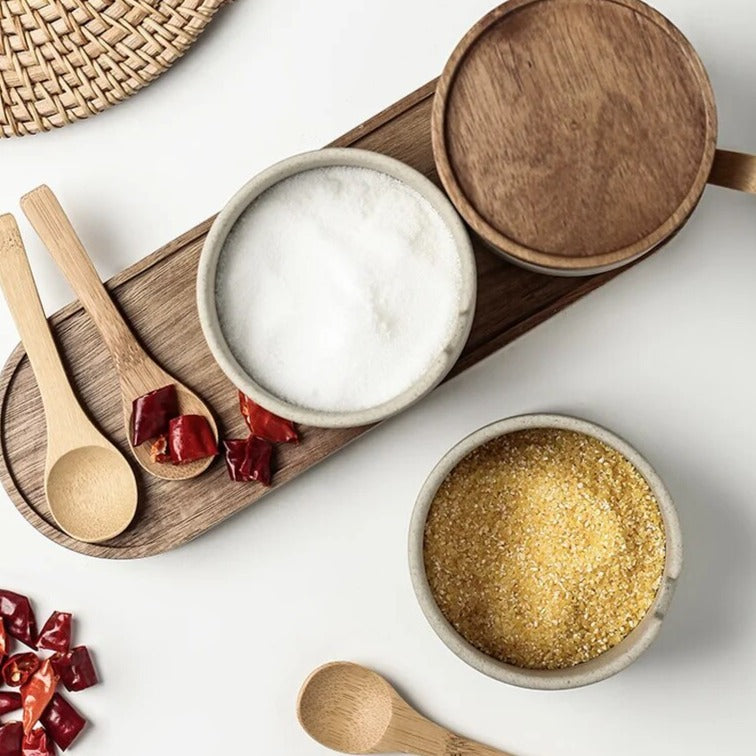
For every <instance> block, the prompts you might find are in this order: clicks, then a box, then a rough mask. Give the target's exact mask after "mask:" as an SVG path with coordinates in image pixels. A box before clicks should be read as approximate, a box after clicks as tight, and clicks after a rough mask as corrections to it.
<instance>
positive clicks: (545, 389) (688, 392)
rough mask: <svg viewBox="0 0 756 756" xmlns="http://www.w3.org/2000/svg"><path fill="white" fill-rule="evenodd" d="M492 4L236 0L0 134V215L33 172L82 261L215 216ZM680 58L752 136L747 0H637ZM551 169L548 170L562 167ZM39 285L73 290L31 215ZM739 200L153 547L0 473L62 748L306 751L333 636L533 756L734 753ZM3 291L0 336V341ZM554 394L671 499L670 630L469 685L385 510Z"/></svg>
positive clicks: (750, 221) (738, 701)
mask: <svg viewBox="0 0 756 756" xmlns="http://www.w3.org/2000/svg"><path fill="white" fill-rule="evenodd" d="M491 3H492V0H468V2H464V3H463V2H459V0H382V1H381V2H368V1H367V0H329V1H328V2H326V1H325V0H321V1H320V2H312V0H299V2H282V1H281V0H238V2H236V3H234V4H232V5H231V6H230V7H228V8H227V9H225V10H224V11H223V12H221V13H220V14H219V16H218V17H217V19H216V20H215V21H214V22H213V24H212V25H211V27H210V28H209V30H208V31H207V33H206V34H205V35H204V37H203V38H202V39H201V41H200V42H199V43H198V44H197V45H196V47H195V48H194V49H192V50H191V52H190V53H189V54H188V55H187V56H186V58H185V59H183V60H182V61H181V62H180V63H179V64H178V65H176V66H175V67H174V68H173V69H172V70H170V71H169V72H168V73H167V74H165V75H164V76H163V77H162V78H161V79H159V80H158V81H157V82H155V83H154V84H153V85H151V86H150V87H149V88H147V89H146V90H145V91H144V92H142V93H140V94H138V95H137V96H135V97H134V98H132V99H130V100H128V101H127V102H126V103H125V104H122V105H119V106H118V107H116V108H114V109H112V110H110V111H108V112H106V113H104V114H102V115H99V116H97V117H96V118H93V119H91V120H89V121H86V122H83V123H79V124H76V125H74V126H69V127H67V128H65V129H62V130H60V131H57V132H54V133H51V134H45V135H41V136H36V137H26V138H24V139H12V140H4V141H0V166H2V168H1V169H0V170H1V173H0V176H1V177H2V178H1V179H0V210H2V211H14V212H16V213H17V214H20V213H19V210H18V202H17V201H18V197H19V196H20V195H21V194H22V193H23V192H25V191H27V190H28V189H30V188H32V187H34V186H35V185H37V184H38V183H41V182H47V183H49V184H50V185H51V186H52V187H54V188H55V190H56V191H57V192H58V193H59V195H60V197H61V199H62V201H63V204H64V205H65V207H66V208H67V209H68V210H69V212H70V214H71V216H72V217H73V218H74V220H75V223H76V225H77V227H78V228H79V230H80V234H81V236H82V237H83V239H84V241H85V244H86V245H87V246H88V247H89V249H90V250H91V253H92V255H93V257H94V259H95V262H96V265H97V267H98V269H99V271H100V273H101V274H102V275H103V276H104V277H108V276H110V275H112V274H114V273H116V272H117V271H119V270H121V269H122V268H123V267H125V266H126V265H128V264H130V263H132V262H134V261H136V260H137V259H139V258H140V257H142V256H144V255H145V254H146V253H148V252H150V251H152V250H153V249H155V248H156V247H157V246H159V245H160V244H162V243H164V242H166V241H168V240H170V239H172V238H173V237H174V236H176V235H177V234H179V233H180V232H182V231H184V230H186V229H187V228H189V227H190V226H192V225H194V224H195V223H196V222H198V221H200V220H202V219H204V218H205V217H207V216H208V215H210V214H211V213H212V212H214V211H215V210H217V209H218V208H219V207H220V206H221V205H222V203H223V202H224V201H225V200H226V199H227V198H228V197H229V196H230V194H231V193H233V192H234V191H235V190H236V189H237V188H238V186H239V185H241V184H242V183H243V182H244V181H245V180H246V179H247V178H249V177H250V176H252V175H253V174H254V173H255V172H256V171H258V170H259V169H262V168H263V167H265V166H266V165H268V164H269V163H272V162H274V161H275V160H277V159H279V158H283V157H285V156H287V155H290V154H293V153H295V152H298V151H302V150H305V149H310V148H315V147H318V146H321V145H322V144H324V143H326V142H328V141H330V140H331V139H332V138H334V137H335V136H337V135H339V134H341V133H343V132H344V131H346V130H348V129H349V128H351V127H352V126H354V125H356V124H357V123H359V122H361V121H362V120H364V119H365V118H367V117H369V116H371V115H373V114H374V113H376V112H377V111H379V110H380V109H382V108H383V107H384V106H387V105H389V104H390V103H392V102H394V101H395V100H397V99H399V98H400V97H401V96H403V95H404V94H406V93H408V92H409V91H411V90H413V89H415V88H416V87H417V86H419V85H421V84H423V83H425V82H426V81H427V80H429V79H430V78H432V77H433V76H434V75H436V74H437V73H438V72H439V71H440V69H441V67H442V65H443V63H444V61H445V59H446V57H447V55H448V54H449V53H450V51H451V49H452V47H453V46H454V44H455V42H456V41H457V39H458V38H459V37H461V36H462V34H463V33H464V32H465V31H466V30H467V28H468V27H469V26H470V25H471V24H472V23H473V22H474V21H475V20H476V19H477V18H478V17H479V16H480V15H482V14H483V13H484V12H485V11H487V10H488V9H489V7H490V5H491ZM657 5H658V6H659V8H660V10H662V11H663V12H665V13H667V14H668V15H669V17H670V18H671V19H672V20H673V21H675V22H676V23H677V24H678V25H679V26H680V27H681V28H682V29H683V31H684V32H685V33H686V34H687V35H688V36H689V37H690V39H691V40H692V42H693V43H694V45H695V46H696V48H697V49H698V51H699V53H700V54H701V56H702V58H703V60H704V62H705V64H706V66H707V68H708V70H709V73H710V75H711V78H712V80H713V84H714V88H715V91H716V93H717V99H718V105H719V115H720V122H721V136H720V144H721V145H722V146H729V147H734V148H740V149H743V150H748V149H749V148H750V149H751V150H756V97H754V92H755V91H756V45H754V44H753V39H754V37H755V36H756V5H754V4H753V2H752V0H719V2H716V3H712V2H711V1H710V0H658V2H657ZM565 190H569V188H568V187H565ZM20 224H21V228H22V233H23V234H24V238H25V240H26V242H27V245H28V250H29V254H30V256H31V258H32V264H33V267H34V271H35V274H36V276H37V280H38V284H39V287H40V290H41V293H42V298H43V301H44V302H45V306H46V308H47V310H48V312H53V311H54V310H56V309H57V308H59V307H60V306H62V305H63V304H65V303H66V302H67V301H68V300H69V299H70V298H71V293H70V291H69V289H68V288H67V286H66V284H65V283H64V281H63V279H62V278H61V276H60V275H58V273H57V271H56V270H55V269H54V268H53V266H52V263H51V262H50V260H49V259H48V258H47V256H46V253H45V252H44V251H43V250H42V248H41V246H40V243H39V242H38V240H37V239H36V237H35V236H34V234H33V232H32V231H31V229H30V228H29V225H28V224H27V223H26V221H25V219H20ZM755 240H756V198H754V197H751V196H745V195H739V194H737V193H735V192H729V191H726V190H721V189H716V188H710V189H708V190H707V192H706V194H705V196H704V198H703V201H702V203H701V205H700V207H699V209H698V211H697V212H696V214H695V216H694V218H693V219H692V220H691V222H690V224H689V225H688V226H687V227H686V229H685V230H684V231H683V233H681V234H680V235H679V236H678V237H677V239H675V240H674V241H673V242H672V243H671V244H670V245H669V246H668V247H667V248H665V249H664V250H663V251H662V252H660V253H659V254H657V255H656V256H654V257H653V258H652V259H649V260H647V261H645V262H643V263H642V264H641V265H640V266H638V267H637V268H635V269H633V270H631V271H629V272H627V273H625V274H624V275H622V276H621V277H620V278H619V279H618V280H616V281H614V282H613V283H610V284H609V285H607V286H605V287H603V288H602V289H600V290H599V291H597V292H595V293H593V294H591V295H590V296H588V297H587V298H586V299H584V300H583V301H581V302H579V303H578V304H576V305H575V306H573V307H572V308H570V309H569V310H568V311H567V312H564V313H562V314H561V315H559V316H558V317H556V318H554V319H552V320H550V321H549V322H548V323H547V324H545V325H543V326H541V327H539V328H537V329H536V330H535V331H534V332H531V333H530V334H528V335H526V336H525V337H524V338H521V339H520V340H519V341H517V342H516V343H514V344H513V345H511V346H510V347H508V348H506V349H504V350H502V351H500V352H499V353H497V354H496V355H494V356H492V357H491V358H489V359H488V360H486V361H485V362H483V363H481V364H479V365H478V366H476V367H475V368H473V369H472V370H470V371H468V372H467V373H465V374H464V375H463V376H461V377H459V378H457V379H456V380H454V381H452V382H451V383H449V384H447V385H445V386H444V387H442V388H441V389H439V390H438V391H437V392H436V393H435V394H434V395H433V396H432V397H430V398H429V399H428V400H426V401H424V402H423V403H422V404H421V405H420V406H418V407H416V408H414V409H412V410H411V411H409V412H408V413H406V414H405V415H403V416H402V417H400V418H397V419H395V420H393V421H391V422H390V423H388V424H386V425H385V426H383V427H382V428H380V429H378V430H377V431H375V432H374V433H372V434H370V435H369V437H366V438H364V439H362V440H361V441H359V442H358V443H356V444H354V445H353V446H351V447H350V448H348V449H347V450H345V451H344V452H342V453H340V454H338V455H337V456H336V457H335V458H332V459H331V460H329V461H327V462H326V463H324V464H322V465H321V466H320V467H318V468H317V469H315V470H314V471H312V472H310V473H309V474H307V475H305V476H303V477H302V478H301V479H299V480H298V481H296V482H294V483H293V484H291V485H289V486H287V487H286V488H285V489H284V490H281V491H279V492H277V493H276V494H274V495H272V496H270V497H269V498H267V499H265V500H264V501H263V502H262V503H260V504H259V505H257V506H253V507H251V508H250V509H248V510H246V511H245V512H243V513H242V514H241V515H238V516H237V517H234V518H233V519H232V520H231V521H230V522H228V523H226V524H225V525H223V526H222V527H220V528H218V529H217V530H214V531H212V532H211V533H209V534H207V535H205V536H203V537H202V538H200V539H199V540H197V541H195V542H194V543H192V544H190V545H188V546H186V547H184V548H181V549H179V550H177V551H175V552H173V553H169V554H166V555H163V556H160V557H155V558H152V559H147V560H143V561H138V562H107V561H100V560H92V559H88V558H86V557H83V556H80V555H78V554H75V553H72V552H69V551H66V550H65V549H62V548H60V547H58V546H56V545H54V544H53V543H52V542H50V541H47V540H46V539H45V538H44V537H42V536H41V535H39V534H38V533H37V532H36V531H35V530H34V529H32V528H31V527H30V526H29V525H28V524H27V523H26V522H25V521H24V520H23V519H22V518H21V516H20V515H19V514H18V513H17V512H16V510H15V508H14V507H13V505H12V504H11V503H10V501H9V500H8V498H7V496H6V495H5V493H4V492H2V493H0V585H2V586H4V587H8V588H12V589H16V590H18V591H21V592H23V593H27V594H29V595H30V596H32V597H33V598H34V600H35V602H36V606H37V608H38V614H39V617H40V620H44V618H45V617H46V616H47V614H48V613H49V612H50V611H51V610H53V609H65V610H72V611H73V612H74V613H76V615H77V617H78V619H79V621H78V625H77V627H78V635H77V640H78V641H79V642H84V643H87V644H90V645H91V646H92V647H93V648H94V649H95V651H96V653H97V660H98V663H99V667H100V670H101V673H102V677H103V679H104V684H103V685H101V686H99V687H97V688H93V689H91V690H88V691H85V692H83V693H79V694H74V695H73V696H72V697H71V698H72V701H73V702H74V703H75V705H76V706H77V707H79V708H80V710H81V711H82V712H84V713H85V714H86V716H88V717H89V718H90V719H91V720H92V722H93V723H94V726H93V727H92V728H91V730H90V731H89V733H88V734H87V735H86V737H82V740H81V742H80V744H79V745H78V746H77V747H76V750H75V751H74V753H79V754H87V753H89V754H98V756H100V755H102V754H108V756H126V755H127V754H139V755H140V756H142V755H146V754H179V753H181V754H193V755H194V754H196V755H197V756H200V755H202V756H204V755H206V754H230V753H234V754H247V753H248V754H255V755H258V754H259V755H260V756H278V755H280V756H284V755H287V756H290V755H292V754H296V755H297V756H299V755H300V754H301V755H302V756H305V755H306V754H319V753H324V751H323V749H322V748H321V747H320V746H319V745H317V744H315V743H314V742H313V741H311V740H310V739H309V738H308V737H307V736H306V735H305V734H304V733H303V732H302V731H301V730H300V728H299V726H298V724H297V722H296V719H295V716H294V702H295V698H296V694H297V690H298V688H299V685H300V683H301V681H302V680H303V679H304V678H305V676H306V675H307V673H308V672H309V671H310V670H311V669H312V668H314V667H316V666H318V665H319V664H321V663H322V662H325V661H328V660H332V659H340V658H342V659H352V660H356V661H359V662H363V663H366V664H369V665H373V666H374V667H375V668H377V669H379V670H381V671H383V672H384V673H386V674H387V675H388V676H390V678H392V679H393V680H394V681H395V683H396V684H397V685H398V686H399V688H400V689H401V690H402V691H404V692H405V694H406V695H408V696H409V697H410V698H411V700H413V701H414V702H415V703H416V704H417V705H418V706H419V707H421V708H422V710H424V711H425V712H426V713H427V714H429V715H431V716H434V717H436V718H437V719H438V720H439V721H441V722H442V723H444V724H446V725H447V726H449V727H451V728H456V729H458V730H459V731H461V732H463V733H464V734H467V735H469V736H472V737H476V738H478V739H480V740H482V741H484V742H489V743H491V744H492V745H497V746H499V747H502V748H508V749H509V750H511V751H513V752H514V753H516V754H522V755H532V756H538V755H542V756H566V755H567V754H574V755H575V756H578V755H579V756H588V755H590V754H595V755H596V756H599V755H601V756H607V755H609V754H611V755H616V756H622V755H623V754H633V755H635V754H639V753H644V754H657V753H658V754H704V753H728V754H744V753H752V752H753V751H752V748H753V739H752V737H750V733H752V732H753V716H754V707H756V650H755V648H756V646H754V642H753V639H754V637H756V602H755V601H754V596H756V550H755V549H754V546H753V544H754V541H755V540H756V500H755V499H756V496H754V492H756V464H754V454H755V453H756V423H754V417H755V412H756V410H755V409H754V397H756V339H755V338H754V323H755V322H756V297H754V294H753V292H754V288H753V282H754V281H756V249H755V246H754V241H755ZM16 341H17V337H16V332H15V329H14V327H13V324H12V323H11V320H10V317H9V315H8V313H7V310H6V309H5V306H4V303H0V353H2V355H6V354H8V353H9V352H10V350H11V348H12V347H13V345H14V344H15V343H16ZM531 411H560V412H567V413H572V414H575V415H580V416H584V417H586V418H588V419H590V420H594V421H597V422H599V423H602V424H605V425H606V426H608V427H609V428H611V429H613V430H615V431H616V432H617V433H619V434H620V435H622V436H624V437H625V438H627V439H628V440H629V441H630V442H631V443H633V444H634V445H636V446H637V447H638V448H639V449H640V450H641V451H642V452H643V453H645V454H646V455H647V457H648V458H649V459H650V460H651V462H652V463H653V464H654V465H655V467H656V468H657V469H658V471H659V473H660V474H661V475H662V477H663V478H664V479H665V481H666V482H667V484H668V486H669V488H670V490H671V492H672V495H673V497H674V498H675V500H676V501H677V504H678V507H679V512H680V517H681V520H682V527H683V534H684V542H685V548H686V564H685V570H684V575H683V579H682V582H681V583H680V586H679V590H678V593H677V596H676V598H675V601H674V602H673V605H672V609H671V612H670V614H669V616H668V619H667V621H666V624H665V628H664V629H663V631H662V635H661V637H660V638H659V640H658V641H657V643H656V644H655V645H654V646H653V647H652V649H651V650H650V651H649V652H648V653H647V654H645V656H644V657H643V658H642V659H641V660H640V661H638V662H637V663H636V664H635V665H634V666H633V667H631V668H630V669H628V670H626V671H624V672H623V673H621V674H620V675H618V676H616V677H615V678H613V679H611V680H609V681H606V682H604V683H601V684H598V685H595V686H593V687H590V688H587V689H582V690H578V691H572V692H563V693H545V692H531V691H524V690H518V689H516V688H513V687H508V686H506V685H503V684H501V683H497V682H494V681H492V680H488V679H486V678H484V677H482V676H481V675H479V674H478V673H477V672H475V671H473V670H472V669H470V668H468V667H466V666H465V665H464V664H463V663H462V662H460V661H458V660H457V659H456V657H454V656H453V655H452V654H451V653H450V652H449V651H447V650H446V648H445V647H444V646H443V645H442V644H441V642H440V641H439V640H437V639H436V637H435V636H434V634H433V633H432V631H431V629H430V628H429V626H428V625H427V623H426V621H425V619H424V618H423V616H422V615H421V613H420V610H419V608H418V606H417V604H416V602H415V599H414V597H413V593H412V589H411V586H410V581H409V577H408V573H407V564H406V556H405V551H406V533H407V524H408V520H409V515H410V510H411V508H412V504H413V501H414V498H415V495H416V493H417V491H418V489H419V487H420V485H421V483H422V481H423V479H424V477H425V475H426V474H427V473H428V471H429V470H430V468H431V467H432V466H433V464H434V463H435V461H436V460H437V459H438V457H439V456H440V455H441V454H442V453H443V452H444V451H446V449H447V448H448V447H450V446H451V445H452V444H454V443H455V442H456V441H457V440H458V439H460V438H461V437H462V436H464V435H465V434H467V433H468V432H470V431H472V430H474V429H475V428H478V427H479V426H481V425H483V424H486V423H488V422H489V421H492V420H495V419H498V418H500V417H504V416H507V415H513V414H518V413H521V412H531Z"/></svg>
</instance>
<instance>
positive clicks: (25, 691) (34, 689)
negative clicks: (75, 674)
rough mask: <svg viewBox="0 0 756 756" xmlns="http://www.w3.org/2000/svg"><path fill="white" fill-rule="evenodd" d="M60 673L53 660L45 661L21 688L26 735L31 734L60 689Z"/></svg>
mask: <svg viewBox="0 0 756 756" xmlns="http://www.w3.org/2000/svg"><path fill="white" fill-rule="evenodd" d="M58 679H59V678H58V673H57V672H56V671H55V667H54V666H53V663H52V660H50V659H45V660H44V661H43V662H42V665H41V666H40V668H39V669H38V670H37V671H36V672H35V673H34V674H33V675H32V676H31V677H30V678H29V680H28V682H26V684H25V685H23V686H22V687H21V700H22V702H23V706H24V733H25V734H26V733H30V732H31V731H32V728H33V727H34V725H35V724H37V722H38V721H39V718H40V717H41V716H42V712H43V711H44V710H45V709H46V708H47V705H48V704H49V703H50V701H51V700H52V697H53V695H54V694H55V688H57V687H58Z"/></svg>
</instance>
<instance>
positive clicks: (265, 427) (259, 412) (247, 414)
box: [239, 391, 299, 444]
mask: <svg viewBox="0 0 756 756" xmlns="http://www.w3.org/2000/svg"><path fill="white" fill-rule="evenodd" d="M239 409H240V410H241V413H242V415H243V416H244V419H245V420H246V422H247V427H248V428H249V432H250V433H251V434H252V435H253V436H257V437H258V438H264V439H265V440H266V441H272V442H273V443H278V444H286V443H289V442H294V443H296V442H297V441H299V435H298V434H297V431H296V429H295V428H294V423H292V422H291V420H285V419H284V418H282V417H279V416H278V415H274V414H273V413H272V412H268V410H266V409H265V408H264V407H261V406H260V405H259V404H257V403H256V402H253V401H252V400H251V399H250V398H249V397H248V396H247V395H246V394H245V393H244V392H242V391H240V392H239Z"/></svg>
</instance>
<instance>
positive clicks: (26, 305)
mask: <svg viewBox="0 0 756 756" xmlns="http://www.w3.org/2000/svg"><path fill="white" fill-rule="evenodd" d="M0 288H2V290H3V293H4V294H5V298H6V300H7V301H8V306H9V308H10V311H11V315H12V316H13V319H14V321H15V322H16V327H17V328H18V332H19V334H20V335H21V341H22V342H23V344H24V349H26V354H27V356H28V358H29V362H31V366H32V369H33V370H34V375H35V376H36V379H37V385H38V386H39V391H40V394H41V395H42V404H43V405H44V409H45V418H46V419H47V460H46V462H45V494H46V496H47V503H48V505H49V507H50V513H51V514H52V516H53V518H54V520H55V522H56V523H57V524H58V526H59V527H60V528H61V530H64V531H65V532H66V533H68V535H70V536H71V537H72V538H76V539H77V540H79V541H86V542H88V543H99V542H101V541H107V540H108V539H110V538H114V537H115V536H117V535H118V534H119V533H122V532H123V531H124V530H126V528H127V527H128V526H129V523H130V522H131V521H132V520H133V519H134V514H135V513H136V507H137V498H138V495H137V485H136V479H135V478H134V471H133V470H132V469H131V466H130V465H129V463H128V462H127V461H126V459H125V458H124V456H123V455H122V454H121V453H120V452H119V451H118V449H116V448H115V446H113V444H111V443H110V441H108V440H107V439H106V438H105V437H104V436H103V435H102V434H101V433H100V432H99V431H98V430H97V429H96V428H95V427H94V425H92V423H91V422H90V421H89V418H87V416H86V415H85V414H84V411H83V410H82V409H81V407H80V406H79V403H78V402H77V400H76V397H75V396H74V393H73V390H72V389H71V385H70V383H69V382H68V377H67V376H66V371H65V369H64V367H63V364H62V363H61V361H60V356H59V354H58V350H57V349H56V348H55V342H54V341H53V338H52V334H51V333H50V328H49V326H48V324H47V318H46V317H45V312H44V310H43V309H42V303H41V302H40V300H39V293H38V292H37V287H36V286H35V284H34V278H33V277H32V272H31V268H30V267H29V260H28V259H27V257H26V252H25V251H24V246H23V242H22V241H21V235H20V234H19V232H18V226H17V225H16V221H15V219H14V218H13V216H12V215H3V216H0Z"/></svg>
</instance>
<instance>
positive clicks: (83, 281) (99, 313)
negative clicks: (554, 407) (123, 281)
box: [21, 186, 218, 480]
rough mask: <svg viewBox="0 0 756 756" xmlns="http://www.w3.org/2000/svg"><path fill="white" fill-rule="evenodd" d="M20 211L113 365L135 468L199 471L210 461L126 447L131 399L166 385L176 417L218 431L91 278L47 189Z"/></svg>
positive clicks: (182, 473) (176, 473)
mask: <svg viewBox="0 0 756 756" xmlns="http://www.w3.org/2000/svg"><path fill="white" fill-rule="evenodd" d="M21 208H22V209H23V211H24V213H25V214H26V217H27V218H28V219H29V221H30V222H31V224H32V226H33V227H34V230H35V231H36V232H37V233H38V234H39V236H40V238H41V239H42V241H43V243H44V244H45V246H46V247H47V249H48V250H49V251H50V254H51V255H52V258H53V260H55V262H56V263H57V264H58V267H60V269H61V270H62V271H63V274H64V275H65V277H66V279H67V280H68V283H69V284H70V285H71V288H72V289H73V290H74V293H75V294H76V296H77V297H78V298H79V301H80V302H81V304H82V305H83V306H84V309H85V310H86V311H87V312H88V313H89V316H90V317H91V318H92V320H93V321H94V323H95V325H96V326H97V328H98V329H99V331H100V334H101V336H102V338H103V340H104V341H105V344H106V345H107V347H108V349H109V350H110V354H111V356H112V357H113V361H114V362H115V367H116V371H117V372H118V378H119V380H120V383H121V401H122V404H123V419H124V423H125V425H126V436H127V437H128V440H129V446H130V447H131V451H132V452H133V453H134V456H135V457H136V459H137V461H138V462H139V464H140V465H141V466H142V467H143V468H144V469H145V470H147V472H149V473H151V474H152V475H154V476H155V477H157V478H165V479H167V480H185V479H187V478H193V477H195V476H197V475H199V474H200V473H202V472H204V471H205V470H206V469H207V468H208V467H209V465H210V463H211V462H212V461H213V458H212V457H207V458H205V459H200V460H198V461H197V462H190V463H188V464H185V465H171V464H161V463H158V462H153V461H152V459H151V458H150V450H149V444H147V443H144V444H141V445H140V446H136V447H135V446H133V445H132V443H131V438H132V436H131V429H132V424H131V413H132V405H133V402H134V400H135V399H137V398H138V397H140V396H143V395H144V394H147V393H149V392H150V391H154V390H155V389H158V388H162V387H163V386H167V385H169V384H171V383H172V384H174V385H175V386H176V393H177V394H178V404H179V412H180V413H181V414H182V415H204V416H205V417H206V418H207V420H208V422H209V423H210V427H211V428H212V429H213V433H214V434H215V438H216V440H217V438H218V428H217V426H216V424H215V419H214V418H213V415H212V413H211V412H210V409H209V408H208V407H207V405H206V404H205V403H204V402H203V401H202V400H201V399H200V398H199V397H198V396H197V395H196V394H195V393H194V392H192V391H191V390H190V389H189V388H187V387H186V386H184V385H183V384H182V383H181V382H180V381H178V380H176V378H174V377H173V376H172V375H171V374H170V373H167V372H166V371H165V370H163V368H161V367H160V365H158V364H157V363H156V362H155V361H154V360H153V359H152V357H150V355H148V354H147V352H146V351H145V350H144V348H143V347H142V345H141V344H140V343H139V342H138V341H137V339H136V337H135V336H134V334H133V333H132V331H131V329H130V328H129V326H128V325H127V324H126V321H125V320H124V318H123V316H122V315H121V313H120V312H119V311H118V309H117V308H116V306H115V304H114V303H113V300H112V299H111V298H110V295H109V294H108V292H107V291H106V290H105V287H104V286H103V285H102V282H101V281H100V277H99V276H98V275H97V271H96V270H95V268H94V265H92V261H91V260H90V259H89V257H88V255H87V253H86V250H85V249H84V246H83V245H82V243H81V241H80V240H79V237H78V236H77V235H76V231H74V229H73V226H72V225H71V222H70V221H69V220H68V217H67V216H66V214H65V212H64V211H63V208H62V207H61V206H60V203H59V202H58V200H57V198H56V197H55V195H54V194H53V193H52V191H51V190H50V189H49V188H48V187H47V186H39V187H37V188H36V189H34V190H32V191H31V192H29V193H28V194H26V195H25V196H24V197H22V198H21Z"/></svg>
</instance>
